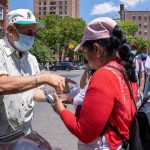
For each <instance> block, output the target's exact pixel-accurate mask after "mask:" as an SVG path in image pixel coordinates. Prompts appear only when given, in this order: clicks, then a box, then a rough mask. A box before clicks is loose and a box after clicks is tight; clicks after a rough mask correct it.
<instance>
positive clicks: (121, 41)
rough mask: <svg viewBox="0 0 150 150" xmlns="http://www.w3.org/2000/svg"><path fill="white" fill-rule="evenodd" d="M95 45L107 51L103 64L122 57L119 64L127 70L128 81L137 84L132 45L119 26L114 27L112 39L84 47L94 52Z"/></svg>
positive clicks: (102, 60)
mask: <svg viewBox="0 0 150 150" xmlns="http://www.w3.org/2000/svg"><path fill="white" fill-rule="evenodd" d="M93 43H97V44H99V45H100V46H102V47H103V48H104V49H105V50H104V51H103V52H102V55H101V58H100V59H101V62H102V63H103V64H106V63H107V62H109V61H111V60H115V59H116V57H117V53H118V54H119V56H120V59H119V61H118V62H119V63H120V64H121V65H122V66H123V67H124V68H125V70H126V73H127V76H128V79H129V80H130V81H131V82H137V77H136V73H135V67H136V66H135V61H134V55H133V54H132V53H131V51H130V50H131V47H130V44H129V43H128V41H127V39H126V37H125V36H124V34H123V31H122V29H121V28H120V27H119V26H118V25H116V26H115V27H114V29H113V32H112V35H111V37H110V38H106V39H99V40H93V41H86V42H85V43H84V44H83V47H87V48H88V50H90V51H92V50H93Z"/></svg>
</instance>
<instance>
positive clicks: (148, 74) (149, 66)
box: [137, 45, 150, 97]
mask: <svg viewBox="0 0 150 150" xmlns="http://www.w3.org/2000/svg"><path fill="white" fill-rule="evenodd" d="M137 59H139V60H141V61H142V62H143V65H144V69H145V86H144V97H146V96H147V94H148V92H149V91H150V57H149V55H148V46H147V45H144V46H143V47H142V51H141V54H139V55H138V56H137Z"/></svg>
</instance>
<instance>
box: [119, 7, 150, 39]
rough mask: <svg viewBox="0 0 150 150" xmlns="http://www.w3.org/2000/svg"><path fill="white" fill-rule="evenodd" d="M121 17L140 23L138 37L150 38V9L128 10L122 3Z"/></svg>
mask: <svg viewBox="0 0 150 150" xmlns="http://www.w3.org/2000/svg"><path fill="white" fill-rule="evenodd" d="M119 13H120V19H121V20H129V21H133V22H134V23H136V24H138V25H139V30H138V32H137V33H136V36H137V37H141V38H144V39H150V11H127V10H125V9H124V4H121V5H120V12H119Z"/></svg>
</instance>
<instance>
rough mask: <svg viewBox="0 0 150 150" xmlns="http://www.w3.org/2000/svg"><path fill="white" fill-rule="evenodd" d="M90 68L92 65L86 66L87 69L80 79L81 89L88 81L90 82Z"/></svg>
mask: <svg viewBox="0 0 150 150" xmlns="http://www.w3.org/2000/svg"><path fill="white" fill-rule="evenodd" d="M90 69H91V67H90V65H88V66H87V67H86V69H85V70H84V73H83V75H82V77H81V80H80V88H81V89H83V88H84V87H85V85H87V83H88V80H89V79H88V72H89V71H90Z"/></svg>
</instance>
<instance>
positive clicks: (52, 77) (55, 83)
mask: <svg viewBox="0 0 150 150" xmlns="http://www.w3.org/2000/svg"><path fill="white" fill-rule="evenodd" d="M46 80H47V84H49V85H50V86H52V87H54V88H55V90H56V92H57V93H61V92H63V91H64V89H65V86H66V83H73V84H76V82H75V81H73V80H71V79H67V78H65V77H62V76H59V75H56V74H51V73H47V78H46Z"/></svg>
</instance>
